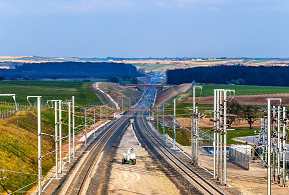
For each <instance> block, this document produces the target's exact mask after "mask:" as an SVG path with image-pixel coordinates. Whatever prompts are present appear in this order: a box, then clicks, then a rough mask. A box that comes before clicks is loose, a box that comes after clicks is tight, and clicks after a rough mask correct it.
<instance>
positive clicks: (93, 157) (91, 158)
mask: <svg viewBox="0 0 289 195" xmlns="http://www.w3.org/2000/svg"><path fill="white" fill-rule="evenodd" d="M154 95H155V88H150V89H148V90H146V92H145V94H144V95H143V98H142V99H141V100H140V101H139V103H138V104H137V105H136V106H135V107H134V108H133V109H131V111H130V112H128V113H126V114H125V115H124V116H123V117H122V118H120V119H117V120H114V121H113V122H112V123H111V124H110V125H109V126H108V127H107V128H106V130H105V131H103V132H102V133H101V134H100V135H99V136H98V137H97V138H96V139H94V140H93V141H92V142H91V143H90V144H89V146H88V147H87V150H86V151H85V152H87V153H86V154H84V155H83V157H82V158H80V159H78V162H77V163H76V165H75V166H74V167H73V168H71V170H70V171H69V173H68V174H67V175H66V176H65V178H63V180H62V182H61V184H60V185H59V187H58V188H57V189H56V190H55V191H54V193H53V194H67V195H68V194H73V195H74V194H103V193H106V184H107V181H106V179H105V178H106V177H107V175H109V170H110V167H109V163H107V161H109V160H111V159H112V158H113V155H114V152H115V151H114V148H116V147H117V144H118V143H117V142H118V140H120V138H121V135H122V133H123V131H124V130H125V129H126V126H127V125H128V124H129V120H130V119H132V118H134V119H135V124H136V126H137V127H138V128H137V129H138V130H139V133H138V134H139V137H141V138H142V139H143V140H146V141H145V142H147V143H148V145H151V146H152V147H153V151H154V152H157V153H158V155H160V156H162V158H163V159H165V160H166V161H167V162H168V163H169V164H170V166H171V167H173V169H174V170H176V171H177V172H178V173H180V174H181V175H182V177H183V178H184V179H185V180H186V181H187V182H188V183H190V184H191V185H193V186H194V189H195V191H193V193H194V194H214V195H215V194H225V193H224V192H222V191H221V190H220V189H219V188H218V187H216V186H215V185H213V184H211V183H210V182H209V181H207V180H206V179H204V178H203V177H202V176H201V175H200V174H198V173H197V171H196V170H194V169H192V167H191V166H188V165H187V164H186V163H184V162H183V161H182V160H181V159H180V158H179V157H178V156H177V155H176V154H175V153H174V151H172V150H171V149H170V148H169V147H168V146H167V145H166V144H164V142H163V141H162V140H161V139H160V138H158V137H157V136H156V135H154V133H153V132H152V131H151V129H150V127H149V126H148V124H147V121H146V119H145V115H144V113H145V111H146V110H147V109H148V108H150V107H152V104H153V103H152V101H151V100H152V99H153V98H154ZM149 99H150V100H149ZM140 134H142V136H140ZM99 161H100V163H99ZM98 163H99V164H98ZM97 164H98V165H97Z"/></svg>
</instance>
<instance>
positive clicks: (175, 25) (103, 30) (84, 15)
mask: <svg viewBox="0 0 289 195" xmlns="http://www.w3.org/2000/svg"><path fill="white" fill-rule="evenodd" d="M288 21H289V1H288V0H25V1H23V0H1V1H0V25H1V30H0V56H5V55H12V56H18V55H38V56H47V57H53V56H58V57H73V56H76V57H107V56H114V57H184V56H186V57H221V56H226V57H267V56H268V57H289V25H288Z"/></svg>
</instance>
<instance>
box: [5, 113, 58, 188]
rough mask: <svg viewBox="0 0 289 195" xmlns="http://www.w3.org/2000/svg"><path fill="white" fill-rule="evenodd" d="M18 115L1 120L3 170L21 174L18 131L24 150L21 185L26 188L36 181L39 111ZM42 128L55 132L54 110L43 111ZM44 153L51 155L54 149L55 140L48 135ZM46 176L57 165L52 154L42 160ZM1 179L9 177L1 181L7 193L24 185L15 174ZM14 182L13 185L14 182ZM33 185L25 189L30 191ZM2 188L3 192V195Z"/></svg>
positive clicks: (18, 175)
mask: <svg viewBox="0 0 289 195" xmlns="http://www.w3.org/2000/svg"><path fill="white" fill-rule="evenodd" d="M18 123H19V126H17V115H14V116H11V117H9V118H6V119H2V120H1V122H0V125H1V129H0V132H1V136H0V143H1V144H0V147H1V149H0V156H1V158H0V165H1V169H3V170H12V171H20V169H19V163H20V161H19V152H18V148H19V144H18V129H19V136H20V150H21V153H20V155H21V167H22V169H21V171H22V172H24V173H29V174H23V175H22V181H23V183H22V186H25V185H27V184H29V183H31V182H33V181H35V180H37V175H32V174H37V167H38V161H37V112H36V110H33V111H28V112H20V113H19V116H18ZM42 129H43V132H45V133H49V134H53V132H54V112H53V111H52V110H51V109H47V108H44V112H43V114H42ZM42 147H43V148H42V152H43V153H48V152H49V151H52V150H53V148H54V139H53V138H52V137H49V136H45V138H44V139H42ZM42 162H43V163H42V168H43V174H44V175H45V174H46V173H47V172H48V171H49V170H50V169H51V167H52V166H53V165H54V155H49V156H47V157H44V158H43V161H42ZM2 176H5V177H6V178H5V179H4V180H3V181H1V185H2V186H3V188H4V189H5V191H6V192H13V191H15V190H17V189H19V188H20V186H21V183H20V181H21V179H20V176H21V174H19V173H15V172H9V171H5V172H4V173H3V175H2ZM12 181H13V182H12ZM31 187H32V186H29V187H28V188H26V189H24V191H25V190H28V189H29V188H31ZM3 188H2V192H3Z"/></svg>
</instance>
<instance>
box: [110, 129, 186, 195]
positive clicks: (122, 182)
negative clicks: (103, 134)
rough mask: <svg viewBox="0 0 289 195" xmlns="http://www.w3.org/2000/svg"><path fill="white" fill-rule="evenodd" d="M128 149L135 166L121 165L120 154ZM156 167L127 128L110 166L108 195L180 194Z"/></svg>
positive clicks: (166, 176)
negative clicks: (132, 156) (131, 152)
mask: <svg viewBox="0 0 289 195" xmlns="http://www.w3.org/2000/svg"><path fill="white" fill-rule="evenodd" d="M130 147H132V148H133V152H134V153H136V156H137V158H136V159H137V162H136V165H132V164H124V165H123V164H121V160H122V153H124V152H126V151H127V150H128V149H129V148H130ZM169 177H172V175H167V174H165V173H164V172H163V171H162V170H160V169H159V167H158V166H157V165H156V163H155V162H154V160H153V159H152V158H151V157H150V155H149V154H148V152H147V151H146V150H145V149H144V148H143V147H141V146H140V145H139V144H138V142H137V140H136V138H135V137H134V134H133V130H132V127H131V126H129V127H128V129H127V130H126V132H125V134H124V135H123V138H122V140H121V142H120V144H119V146H118V149H117V151H116V155H115V157H114V160H113V162H112V166H111V175H110V178H109V184H108V194H109V195H114V194H119V195H121V194H163V195H166V194H176V195H178V194H181V193H180V190H179V189H178V188H177V186H176V185H175V184H174V183H173V182H171V180H170V179H169Z"/></svg>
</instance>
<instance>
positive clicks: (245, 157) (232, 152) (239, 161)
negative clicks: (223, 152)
mask: <svg viewBox="0 0 289 195" xmlns="http://www.w3.org/2000/svg"><path fill="white" fill-rule="evenodd" d="M250 157H251V153H250V154H244V153H242V152H239V151H238V150H236V149H234V148H230V149H229V161H230V162H232V163H234V164H236V165H238V166H239V167H241V168H243V169H246V170H249V162H250Z"/></svg>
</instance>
